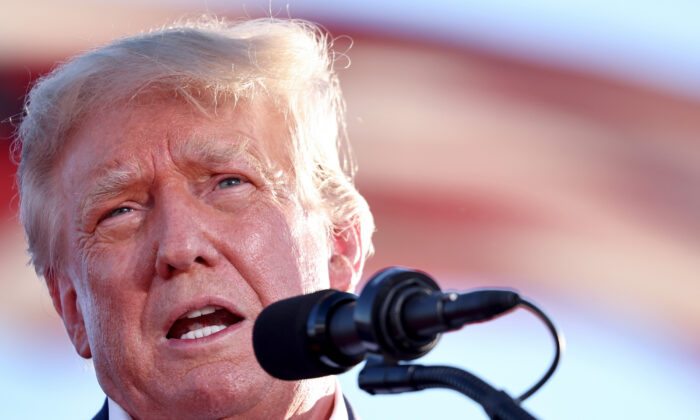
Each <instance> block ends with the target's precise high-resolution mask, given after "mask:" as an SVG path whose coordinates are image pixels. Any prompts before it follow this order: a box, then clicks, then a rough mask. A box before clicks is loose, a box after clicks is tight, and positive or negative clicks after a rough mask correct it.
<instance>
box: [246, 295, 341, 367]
mask: <svg viewBox="0 0 700 420" xmlns="http://www.w3.org/2000/svg"><path fill="white" fill-rule="evenodd" d="M334 293H342V292H339V291H337V290H332V289H327V290H321V291H318V292H315V293H312V294H308V295H301V296H295V297H292V298H289V299H283V300H280V301H278V302H275V303H273V304H271V305H269V306H268V307H267V308H265V309H263V311H262V312H261V313H260V315H258V319H257V320H256V321H255V326H254V327H253V349H254V350H255V357H256V358H257V359H258V363H260V366H262V367H263V369H265V371H266V372H267V373H268V374H270V375H271V376H274V377H275V378H278V379H284V380H300V379H309V378H317V377H320V376H327V375H333V374H337V373H342V372H344V371H345V369H336V368H332V367H330V366H327V365H325V364H323V363H322V362H321V361H320V360H319V355H318V354H317V352H314V351H313V349H312V348H311V342H310V340H309V339H308V336H307V332H306V331H307V325H308V319H309V316H310V314H311V311H312V310H313V308H314V306H315V305H316V304H318V303H319V302H321V301H322V300H323V299H325V298H326V297H327V296H329V295H332V294H334Z"/></svg>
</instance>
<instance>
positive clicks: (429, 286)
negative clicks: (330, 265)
mask: <svg viewBox="0 0 700 420" xmlns="http://www.w3.org/2000/svg"><path fill="white" fill-rule="evenodd" d="M517 306H520V307H522V308H524V309H527V310H529V311H530V312H532V313H534V314H535V315H536V316H537V317H538V318H540V320H542V321H543V322H544V323H545V325H546V326H547V328H548V329H549V331H550V333H551V334H552V337H553V338H554V344H555V355H554V360H553V361H552V364H551V365H550V367H549V369H548V370H547V372H546V373H545V374H544V376H543V377H542V378H541V379H540V380H539V381H538V382H537V383H536V384H535V385H533V386H532V387H530V389H528V390H527V391H526V392H525V393H523V394H522V395H521V396H520V397H518V398H516V399H513V398H511V397H510V396H509V395H508V394H507V393H506V392H504V391H501V390H497V389H495V388H493V387H492V386H491V385H489V384H488V383H486V382H484V381H483V380H481V379H480V378H478V377H476V376H474V375H473V374H471V373H469V372H466V371H464V370H461V369H458V368H454V367H450V366H423V365H419V364H398V361H400V360H413V359H417V358H419V357H421V356H423V355H425V354H426V353H428V352H429V351H430V350H432V348H433V347H435V345H436V344H437V341H438V340H439V338H440V333H441V332H444V331H449V330H454V329H458V328H460V327H461V326H462V325H464V324H467V323H472V322H482V321H487V320H489V319H493V318H495V317H496V316H499V315H501V314H503V313H506V312H508V311H510V310H512V309H514V308H515V307H517ZM405 308H410V309H407V310H404V309H405ZM353 317H354V321H355V327H356V331H357V335H358V336H359V337H360V338H361V339H362V341H363V343H364V349H366V350H367V363H366V364H365V367H364V368H363V369H362V370H361V371H360V375H359V377H358V385H359V387H360V388H361V389H363V390H364V391H366V392H368V393H370V394H372V395H374V394H397V393H402V392H412V391H420V390H423V389H427V388H448V389H453V390H455V391H458V392H461V393H462V394H464V395H466V396H467V397H469V398H471V399H472V400H474V401H475V402H477V403H478V404H480V405H481V406H482V407H483V409H484V411H486V414H487V415H488V416H489V418H491V419H492V420H534V419H535V417H533V416H532V415H531V414H530V413H528V412H527V411H526V410H525V409H523V408H522V407H521V406H520V403H521V402H522V401H524V400H525V399H527V398H528V397H530V396H531V395H532V394H534V393H535V391H537V390H538V389H539V388H540V387H541V386H542V385H543V384H544V383H545V382H546V381H547V380H548V379H549V378H550V377H551V375H552V374H553V373H554V370H555V369H556V367H557V364H558V363H559V356H560V352H561V348H562V347H563V343H564V342H563V337H562V336H561V334H560V333H559V332H558V331H557V329H556V327H555V326H554V324H553V323H552V321H551V320H550V319H549V317H547V315H546V314H545V313H544V312H542V311H541V310H540V309H539V308H538V307H537V306H536V305H535V304H533V303H531V302H529V301H528V300H525V299H523V298H521V297H520V296H519V295H518V294H517V293H515V292H511V291H507V290H484V291H477V292H472V293H468V294H461V295H460V294H456V293H447V294H444V293H440V288H439V287H438V286H437V284H436V283H435V281H434V280H433V279H432V278H430V277H429V276H427V275H426V274H425V273H421V272H417V271H412V270H407V269H404V268H401V267H392V268H388V269H385V270H383V271H380V272H379V273H377V274H376V275H375V276H374V277H373V278H372V279H371V280H370V281H369V282H368V284H367V285H366V286H365V288H364V289H363V291H362V293H361V294H360V296H359V298H358V300H357V304H356V306H355V308H354V313H353ZM406 325H409V326H410V327H411V328H410V329H407V328H406ZM336 342H337V343H341V342H342V340H336ZM348 353H349V354H352V351H350V350H348Z"/></svg>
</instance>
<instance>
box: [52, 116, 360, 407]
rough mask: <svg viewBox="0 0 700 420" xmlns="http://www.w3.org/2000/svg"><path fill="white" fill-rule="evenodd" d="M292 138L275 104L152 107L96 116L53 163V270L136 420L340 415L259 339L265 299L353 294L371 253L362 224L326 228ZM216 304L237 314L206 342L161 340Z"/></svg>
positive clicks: (327, 395)
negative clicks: (268, 354) (57, 238)
mask: <svg viewBox="0 0 700 420" xmlns="http://www.w3.org/2000/svg"><path fill="white" fill-rule="evenodd" d="M286 136H288V134H287V133H286V132H285V130H284V125H283V122H282V117H281V116H280V115H278V114H277V113H276V112H274V111H272V110H271V108H270V107H267V106H266V105H265V104H244V103H239V104H238V105H237V106H236V107H233V106H231V105H226V106H220V107H219V109H218V110H217V111H216V116H215V117H207V116H205V115H203V114H201V113H199V112H197V111H193V110H192V109H190V108H188V107H186V106H184V105H181V104H174V103H161V104H157V103H156V104H150V105H143V106H140V107H138V108H137V110H136V111H128V110H127V111H125V110H124V109H121V110H114V111H111V112H103V113H99V114H97V115H93V116H92V117H90V118H88V119H87V120H86V121H84V122H83V123H82V124H81V125H80V126H79V127H78V128H77V129H76V130H75V131H74V132H73V134H72V136H71V137H70V139H69V141H68V143H67V145H66V147H65V149H64V151H63V152H62V153H63V154H62V159H61V161H60V164H59V165H58V167H57V168H56V174H54V175H55V176H56V179H57V181H56V182H57V184H58V185H57V188H58V189H59V193H60V194H61V197H62V202H61V206H59V208H58V209H56V211H61V212H63V213H64V214H63V216H64V220H65V221H66V223H65V225H64V226H63V227H62V247H61V253H60V255H61V257H62V259H63V261H65V263H64V264H63V265H62V268H61V269H60V270H57V271H55V272H48V273H47V281H48V282H49V289H50V292H51V294H52V298H53V301H54V305H55V306H56V309H57V311H58V312H59V314H60V315H61V317H62V318H63V320H64V323H65V326H66V329H67V331H68V334H69V336H70V338H71V340H72V342H73V344H74V345H75V347H76V349H77V351H78V353H79V354H81V355H82V356H83V357H86V358H87V357H92V358H93V359H94V364H95V369H96V372H97V376H98V380H99V382H100V385H101V386H102V388H103V389H104V390H105V392H106V393H107V395H109V396H110V397H111V398H112V399H113V400H115V401H116V402H117V403H118V404H120V405H121V406H122V407H124V408H125V409H126V410H127V411H128V412H129V413H130V414H131V415H132V416H133V417H134V418H141V419H146V418H147V419H155V418H200V419H204V418H237V417H241V418H283V417H293V418H325V417H327V416H328V414H329V413H330V411H331V409H332V393H333V391H334V382H333V381H332V380H331V379H328V378H322V379H318V380H311V381H303V382H283V381H278V380H275V379H273V378H271V377H270V376H268V375H267V374H266V373H264V371H262V369H261V368H260V367H259V366H258V364H257V362H256V361H255V357H254V355H253V350H252V344H251V343H252V339H251V334H252V327H253V323H254V320H255V318H256V316H257V315H258V313H260V311H261V310H262V309H263V308H264V307H265V306H266V305H268V304H270V303H272V302H274V301H276V300H279V299H281V298H285V297H289V296H293V295H298V294H301V293H305V292H309V291H313V290H318V289H323V288H328V287H335V288H339V289H343V290H350V289H351V288H352V287H353V285H354V284H355V282H356V281H357V277H358V275H359V270H360V269H361V264H362V261H361V257H360V254H361V252H360V244H359V243H358V240H357V235H356V232H357V230H356V229H350V230H349V232H350V233H347V232H346V234H344V235H338V236H336V237H333V238H330V239H329V238H328V235H327V234H326V228H325V225H324V218H323V216H322V215H321V214H320V212H318V211H315V210H314V209H313V208H312V206H309V205H302V203H300V202H299V199H298V198H297V195H296V193H295V192H294V187H293V184H294V183H293V180H291V179H290V176H289V173H288V171H285V168H288V167H289V157H288V156H287V154H286V152H285V150H284V147H282V146H281V144H284V142H285V141H286V138H287V137H286ZM205 144H206V145H208V146H207V147H204V146H202V145H205ZM203 149H209V150H213V151H215V152H214V153H210V154H205V153H201V152H198V150H199V151H201V150H203ZM212 155H215V156H219V158H218V159H217V158H212ZM221 155H223V156H224V158H221ZM115 174H117V175H115ZM280 174H281V175H280ZM47 182H48V180H47ZM207 304H213V305H218V306H221V307H224V308H226V309H228V310H230V311H231V312H233V313H235V314H237V315H239V316H240V317H241V318H243V320H242V321H241V322H239V323H237V324H235V325H234V326H232V327H230V328H227V329H226V330H224V331H222V332H220V333H217V334H214V335H212V336H209V337H205V338H202V339H198V340H172V339H167V338H166V334H167V332H168V329H169V328H170V326H171V325H172V323H173V322H174V320H175V319H177V318H178V317H180V316H182V315H183V314H184V313H185V312H187V311H189V310H192V309H196V308H200V307H202V306H205V305H207Z"/></svg>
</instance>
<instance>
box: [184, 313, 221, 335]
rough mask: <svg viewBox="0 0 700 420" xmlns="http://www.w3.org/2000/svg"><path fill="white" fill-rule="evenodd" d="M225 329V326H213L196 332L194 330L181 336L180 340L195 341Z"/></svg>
mask: <svg viewBox="0 0 700 420" xmlns="http://www.w3.org/2000/svg"><path fill="white" fill-rule="evenodd" d="M210 313H211V312H210ZM223 329H226V326H225V325H212V326H209V327H204V328H198V329H196V330H192V331H190V332H188V333H185V334H182V335H181V336H180V340H194V339H196V338H202V337H207V336H210V335H212V334H216V333H218V332H219V331H221V330H223Z"/></svg>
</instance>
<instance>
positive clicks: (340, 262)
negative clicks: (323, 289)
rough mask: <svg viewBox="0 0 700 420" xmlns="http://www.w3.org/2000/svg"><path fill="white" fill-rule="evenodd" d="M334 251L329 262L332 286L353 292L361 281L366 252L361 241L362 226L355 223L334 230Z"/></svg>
mask: <svg viewBox="0 0 700 420" xmlns="http://www.w3.org/2000/svg"><path fill="white" fill-rule="evenodd" d="M332 245H333V252H332V255H331V259H330V261H329V263H328V272H329V276H330V283H331V287H332V288H334V289H338V290H342V291H345V292H353V291H354V290H355V286H356V285H357V283H358V282H359V281H360V275H361V274H362V266H363V265H364V262H365V261H364V253H363V252H362V243H361V241H360V226H359V224H358V223H353V224H352V225H351V226H348V227H347V228H345V229H343V230H334V231H333V238H332Z"/></svg>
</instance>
